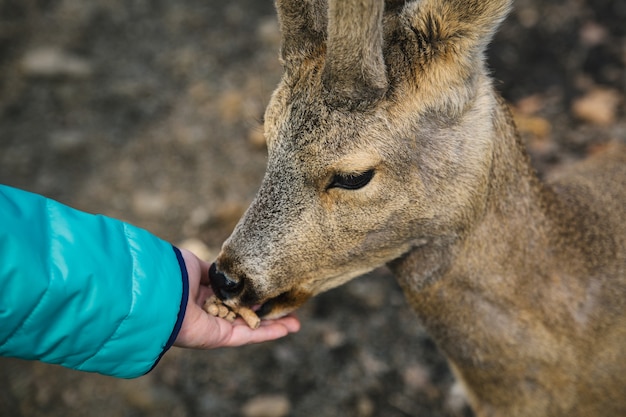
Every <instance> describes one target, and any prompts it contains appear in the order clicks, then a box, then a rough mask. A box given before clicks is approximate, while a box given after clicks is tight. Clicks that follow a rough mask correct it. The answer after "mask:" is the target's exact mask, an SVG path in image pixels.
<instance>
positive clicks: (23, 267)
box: [0, 185, 188, 378]
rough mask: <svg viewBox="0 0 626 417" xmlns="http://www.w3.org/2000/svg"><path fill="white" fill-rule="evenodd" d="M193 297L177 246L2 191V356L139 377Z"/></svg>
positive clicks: (135, 229)
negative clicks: (189, 295) (189, 290)
mask: <svg viewBox="0 0 626 417" xmlns="http://www.w3.org/2000/svg"><path fill="white" fill-rule="evenodd" d="M187 297H188V279H187V272H186V268H185V264H184V261H183V260H182V256H181V255H180V252H179V251H178V249H176V248H175V247H173V246H172V245H171V244H170V243H167V242H165V241H163V240H161V239H159V238H157V237H156V236H154V235H152V234H150V233H149V232H147V231H145V230H143V229H140V228H138V227H134V226H132V225H129V224H126V223H123V222H120V221H118V220H115V219H112V218H108V217H105V216H101V215H93V214H88V213H84V212H81V211H78V210H75V209H72V208H70V207H67V206H65V205H63V204H60V203H58V202H56V201H53V200H50V199H47V198H44V197H42V196H39V195H36V194H32V193H29V192H25V191H21V190H17V189H14V188H11V187H7V186H2V185H0V355H2V356H12V357H19V358H22V359H36V360H40V361H43V362H48V363H54V364H59V365H62V366H66V367H69V368H73V369H77V370H82V371H89V372H98V373H102V374H106V375H112V376H116V377H123V378H133V377H137V376H140V375H143V374H145V373H146V372H148V371H150V370H151V369H152V368H153V367H154V366H155V365H156V363H157V362H158V360H159V359H160V358H161V356H162V355H163V353H165V351H166V350H167V349H168V348H169V347H170V346H171V345H172V344H173V342H174V340H175V338H176V336H177V333H178V330H179V329H180V325H181V323H182V320H183V317H184V312H185V309H186V303H187Z"/></svg>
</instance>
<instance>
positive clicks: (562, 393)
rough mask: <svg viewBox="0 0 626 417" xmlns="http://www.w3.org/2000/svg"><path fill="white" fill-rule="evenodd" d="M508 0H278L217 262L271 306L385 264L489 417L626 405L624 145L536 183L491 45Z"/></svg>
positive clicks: (228, 295)
mask: <svg viewBox="0 0 626 417" xmlns="http://www.w3.org/2000/svg"><path fill="white" fill-rule="evenodd" d="M510 3H511V1H510V0H415V1H404V0H393V1H387V2H386V3H385V2H384V1H383V0H328V3H327V2H326V1H325V0H321V1H314V0H278V1H277V10H278V16H279V23H280V28H281V33H282V46H281V59H282V62H283V65H284V74H283V77H282V80H281V82H280V84H279V86H278V87H277V89H276V91H275V92H274V94H273V96H272V98H271V100H270V103H269V104H268V107H267V110H266V115H265V122H264V123H265V135H266V140H267V145H268V166H267V171H266V174H265V177H264V179H263V183H262V185H261V188H260V190H259V192H258V194H257V196H256V198H255V200H254V201H253V203H252V204H251V206H250V208H249V209H248V210H247V212H246V213H245V214H244V216H243V218H242V219H241V220H240V222H239V223H238V225H237V227H236V228H235V230H234V231H233V233H232V235H231V236H230V237H229V239H228V240H227V241H226V242H225V243H224V245H223V247H222V251H221V252H220V254H219V256H218V258H217V260H216V263H215V264H214V266H213V268H212V273H211V275H212V277H211V278H212V285H213V287H214V290H215V292H216V293H217V294H218V295H219V297H220V298H222V299H224V300H225V302H226V303H227V304H229V305H231V306H238V305H247V306H252V305H257V306H258V305H261V307H260V310H259V314H260V315H262V316H265V317H276V316H280V315H283V314H286V313H287V312H289V311H292V310H294V309H295V308H297V307H298V306H299V305H301V304H302V303H303V302H304V301H305V300H307V299H308V298H309V297H311V296H314V295H316V294H318V293H320V292H322V291H325V290H328V289H330V288H333V287H336V286H338V285H340V284H342V283H345V282H346V281H348V280H350V279H352V278H353V277H356V276H358V275H361V274H363V273H365V272H367V271H370V270H372V269H373V268H376V267H378V266H381V265H384V264H387V265H389V266H390V268H391V270H392V271H393V272H394V273H395V275H396V276H397V279H398V281H399V282H400V285H401V287H402V289H403V291H404V293H405V295H406V297H407V298H408V300H409V302H410V304H411V306H412V307H413V308H414V309H415V311H416V312H417V314H418V316H419V318H420V320H421V321H422V323H423V325H424V326H425V327H426V329H427V330H428V331H429V333H430V334H431V335H432V337H433V338H434V340H435V341H436V342H437V344H438V345H439V347H440V348H441V350H442V351H443V352H444V353H445V355H446V356H447V358H448V360H449V362H450V364H451V368H452V369H453V371H454V373H455V375H456V376H457V377H458V378H459V380H460V381H461V382H462V384H463V386H464V387H465V389H466V392H467V396H468V400H469V402H470V404H471V406H472V408H473V409H474V411H475V413H476V414H477V415H478V416H483V417H484V416H503V417H516V416H529V417H539V416H568V417H575V416H589V417H591V416H594V417H595V416H626V316H625V306H626V210H625V207H626V189H625V188H626V187H625V184H626V151H625V147H624V146H623V145H615V146H614V147H613V148H611V150H610V151H609V152H605V153H604V154H601V155H597V156H596V157H595V159H594V160H589V161H586V162H583V163H580V164H578V165H575V166H572V167H570V168H568V169H567V170H566V171H564V172H562V173H561V174H560V175H558V176H556V177H555V178H553V179H551V180H550V181H546V182H545V183H544V182H542V181H540V180H539V179H538V177H537V176H536V174H535V172H534V170H533V168H532V167H531V165H530V163H529V160H528V157H527V154H526V152H525V150H524V148H523V145H522V144H521V141H520V138H519V136H518V134H517V133H516V129H515V126H514V124H513V121H512V119H511V116H510V115H509V112H508V110H507V108H506V106H505V104H504V103H503V101H502V99H501V98H500V97H499V95H498V93H497V92H496V91H495V90H494V88H493V86H492V80H491V78H490V76H489V73H488V71H487V69H486V66H485V57H484V55H485V49H486V47H487V44H488V43H489V42H490V40H491V37H492V35H493V33H494V31H495V30H496V28H497V26H498V25H499V23H500V22H501V21H502V20H503V19H504V18H505V16H506V14H507V12H508V10H509V8H510V6H511V4H510Z"/></svg>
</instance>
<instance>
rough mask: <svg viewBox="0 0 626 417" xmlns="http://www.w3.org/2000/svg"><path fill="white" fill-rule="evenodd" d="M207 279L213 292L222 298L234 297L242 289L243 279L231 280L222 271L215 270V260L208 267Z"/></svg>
mask: <svg viewBox="0 0 626 417" xmlns="http://www.w3.org/2000/svg"><path fill="white" fill-rule="evenodd" d="M209 279H210V280H211V287H212V288H213V292H214V293H215V295H217V296H218V297H219V298H220V299H222V300H228V299H229V298H233V297H236V296H237V295H239V294H240V293H241V291H242V290H243V280H240V281H233V280H232V279H230V278H228V277H227V276H226V275H225V274H224V273H222V272H220V271H218V270H217V265H215V262H213V263H212V264H211V267H210V268H209Z"/></svg>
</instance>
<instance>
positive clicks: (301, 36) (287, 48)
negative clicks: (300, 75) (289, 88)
mask: <svg viewBox="0 0 626 417" xmlns="http://www.w3.org/2000/svg"><path fill="white" fill-rule="evenodd" d="M326 9H327V5H326V0H319V1H315V0H276V11H277V12H278V22H279V25H280V32H281V48H280V57H281V60H282V62H283V65H284V66H285V68H286V69H287V70H289V69H293V68H297V67H298V65H300V64H301V63H302V61H303V60H305V59H307V58H310V57H313V56H316V55H319V54H321V53H322V52H323V50H324V48H325V41H326V21H327V13H326Z"/></svg>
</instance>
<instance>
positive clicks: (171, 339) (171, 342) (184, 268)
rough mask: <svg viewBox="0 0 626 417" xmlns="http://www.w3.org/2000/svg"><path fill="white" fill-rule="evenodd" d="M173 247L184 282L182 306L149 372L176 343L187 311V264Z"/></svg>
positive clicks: (181, 298) (178, 250)
mask: <svg viewBox="0 0 626 417" xmlns="http://www.w3.org/2000/svg"><path fill="white" fill-rule="evenodd" d="M172 249H173V250H174V253H175V254H176V260H178V266H179V267H180V276H181V280H182V284H183V286H182V287H183V291H182V294H181V297H180V308H179V310H178V318H177V319H176V323H175V324H174V329H173V330H172V333H171V334H170V337H169V339H167V343H166V344H165V346H164V347H163V351H162V352H161V354H160V355H159V357H158V358H157V360H156V361H155V362H154V365H152V368H150V369H149V370H148V372H150V371H152V370H153V369H154V368H155V367H156V366H157V364H158V363H159V361H160V360H161V358H162V357H163V355H165V352H167V351H168V350H169V349H170V348H171V347H172V346H173V345H174V342H175V341H176V338H177V337H178V333H179V332H180V328H181V327H182V325H183V320H184V319H185V312H186V311H187V302H188V300H189V275H188V274H187V265H186V264H185V260H184V259H183V255H182V253H181V252H180V249H178V248H177V247H176V246H172ZM148 372H146V373H148Z"/></svg>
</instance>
